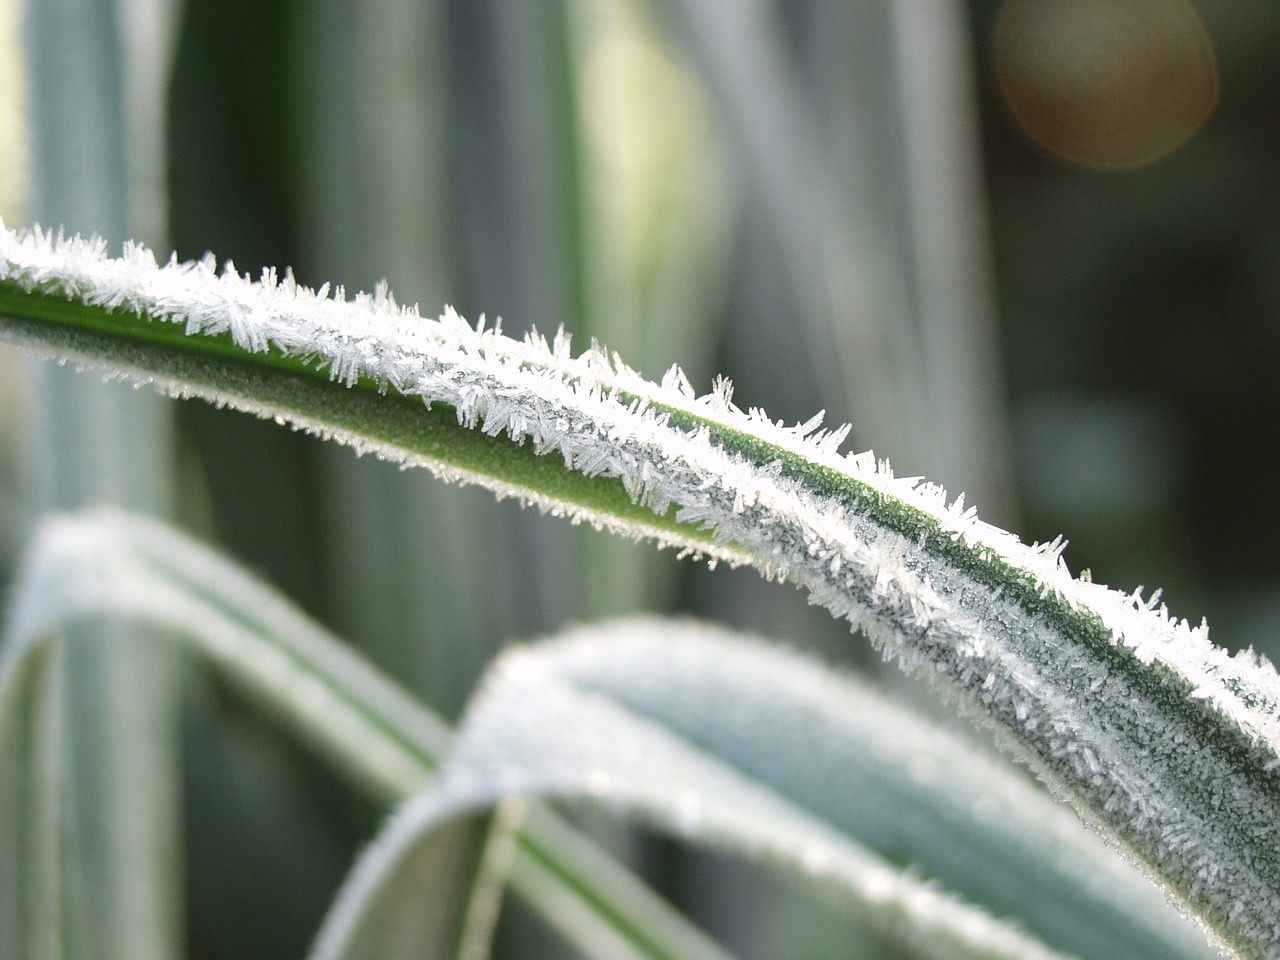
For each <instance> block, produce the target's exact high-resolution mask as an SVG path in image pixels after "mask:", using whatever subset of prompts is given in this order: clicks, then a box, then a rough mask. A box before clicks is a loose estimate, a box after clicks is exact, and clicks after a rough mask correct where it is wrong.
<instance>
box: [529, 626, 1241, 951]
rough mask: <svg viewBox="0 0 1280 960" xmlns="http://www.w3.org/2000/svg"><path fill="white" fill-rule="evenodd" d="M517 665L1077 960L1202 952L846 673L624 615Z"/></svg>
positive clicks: (961, 752)
mask: <svg viewBox="0 0 1280 960" xmlns="http://www.w3.org/2000/svg"><path fill="white" fill-rule="evenodd" d="M526 656H527V657H528V658H529V659H530V660H532V661H535V662H536V665H537V666H538V668H539V669H540V670H543V671H545V672H546V673H547V674H548V675H549V677H550V678H551V679H550V680H549V681H548V682H551V683H562V684H565V685H568V686H571V687H573V688H574V689H575V690H577V691H580V692H581V693H582V694H583V695H591V694H595V695H601V696H604V697H607V698H609V699H610V700H612V701H614V702H615V703H617V704H618V705H619V706H620V707H622V708H624V709H625V710H627V711H629V712H631V713H633V714H635V715H636V716H638V717H642V718H644V719H646V720H649V721H652V722H654V723H657V724H660V725H661V726H663V727H664V728H665V729H666V730H668V731H670V732H671V733H673V734H675V735H677V736H679V737H681V738H682V739H684V740H686V741H687V742H688V743H690V744H692V745H694V746H696V747H697V748H699V749H702V750H704V751H706V752H707V753H708V754H710V755H711V756H713V757H715V758H717V759H718V760H719V761H720V762H722V763H724V764H726V765H728V766H730V767H732V768H734V769H736V770H738V771H739V772H741V773H742V774H743V775H744V776H747V777H749V778H751V779H752V780H754V781H756V782H759V783H761V784H764V785H766V786H768V787H769V788H770V789H772V790H774V791H776V792H777V793H779V794H780V795H782V796H784V797H786V798H787V799H789V800H790V801H791V802H792V803H794V804H795V805H796V806H797V807H798V808H800V809H802V810H804V811H806V812H808V813H809V814H811V815H813V816H814V817H816V818H818V819H820V820H822V821H824V822H826V823H829V824H831V825H832V826H834V827H836V828H837V829H839V830H841V831H843V832H844V833H846V834H847V835H848V836H850V837H853V838H855V839H857V840H858V841H859V842H861V843H862V844H864V845H865V846H867V847H868V848H870V849H873V850H875V851H877V852H878V853H879V854H880V855H881V856H883V857H885V858H887V859H889V860H890V861H892V862H895V863H897V864H899V865H902V866H907V865H910V866H912V867H913V868H914V869H916V870H918V871H919V872H920V873H921V874H922V875H923V876H926V877H929V878H931V879H934V880H937V881H938V882H940V883H941V884H942V885H943V886H944V887H945V888H946V889H948V890H951V891H953V892H954V893H956V894H958V895H960V896H962V897H964V898H965V899H967V900H968V901H970V902H972V903H977V904H981V905H983V906H984V907H985V908H986V909H988V910H990V911H991V912H992V913H994V914H996V915H997V916H1007V917H1017V918H1018V919H1019V922H1020V923H1021V924H1022V925H1023V926H1024V927H1026V928H1027V929H1028V930H1029V931H1031V932H1032V933H1034V934H1036V935H1037V936H1039V937H1041V938H1042V939H1043V940H1044V941H1045V942H1046V943H1049V944H1051V945H1053V946H1055V947H1057V948H1058V949H1061V950H1064V951H1066V952H1069V953H1074V954H1078V955H1080V956H1082V957H1102V956H1105V957H1109V958H1112V960H1121V958H1131V960H1138V958H1147V960H1171V958H1174V957H1186V958H1199V960H1207V958H1209V957H1212V956H1215V955H1216V954H1215V953H1214V952H1213V951H1212V950H1210V949H1209V947H1208V946H1207V945H1206V944H1205V942H1204V937H1203V935H1202V934H1201V933H1200V931H1199V930H1197V929H1196V928H1195V927H1194V925H1192V924H1189V923H1187V922H1186V921H1184V920H1183V919H1182V918H1180V917H1179V916H1178V915H1177V913H1176V911H1174V910H1173V909H1172V908H1171V907H1170V906H1169V905H1168V904H1167V903H1166V902H1165V899H1164V897H1163V896H1162V895H1161V893H1160V892H1159V891H1158V890H1157V889H1155V888H1154V887H1153V886H1152V885H1151V884H1150V883H1149V882H1148V881H1147V880H1146V879H1145V878H1144V877H1142V876H1141V875H1140V874H1139V873H1137V871H1135V870H1133V869H1132V868H1131V867H1129V866H1127V865H1126V864H1124V863H1122V862H1121V861H1120V860H1119V858H1117V857H1116V855H1115V853H1114V852H1113V851H1111V850H1109V849H1107V847H1106V846H1105V845H1104V844H1103V843H1102V842H1101V841H1100V840H1098V838H1097V837H1095V836H1093V835H1092V834H1090V833H1089V832H1088V831H1087V830H1086V829H1085V828H1084V827H1083V825H1082V824H1081V823H1080V822H1079V821H1078V820H1077V819H1076V817H1075V816H1074V815H1073V814H1071V813H1070V812H1069V811H1067V810H1065V809H1063V808H1062V807H1061V806H1060V805H1058V804H1055V803H1054V802H1053V801H1052V800H1051V799H1050V798H1049V797H1048V796H1047V795H1045V794H1044V793H1043V792H1042V791H1040V790H1036V789H1035V788H1034V787H1033V786H1032V784H1031V783H1029V782H1028V781H1027V779H1026V778H1025V777H1024V776H1022V775H1019V774H1016V773H1015V772H1014V771H1011V770H1009V769H1008V768H1007V766H1006V765H1003V764H1000V763H998V762H996V761H995V760H993V758H991V757H989V756H988V755H987V754H985V753H983V752H981V751H979V750H978V749H976V748H975V747H974V746H972V745H970V744H968V743H967V742H966V741H965V740H963V739H962V738H960V737H958V736H956V735H954V734H951V733H949V732H948V731H946V730H944V729H942V728H940V727H939V726H938V725H937V724H936V723H933V722H931V721H927V720H925V719H924V718H922V717H920V716H918V715H916V714H914V713H913V712H911V711H909V710H906V709H904V708H903V707H901V706H898V705H897V704H895V703H893V702H892V701H890V700H888V699H887V698H885V697H884V696H883V695H882V694H880V693H878V692H877V691H876V690H875V689H874V688H872V687H870V686H868V685H867V684H865V683H864V682H861V681H859V680H857V679H856V678H855V677H853V676H850V675H841V674H838V673H836V672H834V671H829V670H825V669H823V668H822V667H821V666H820V665H819V664H817V663H814V662H810V661H808V660H806V659H804V658H801V657H799V656H797V655H795V654H791V653H788V652H786V651H784V650H780V649H777V648H774V647H770V646H766V645H764V644H762V643H760V642H758V641H754V640H752V639H750V638H748V637H744V636H743V635H741V634H738V633H735V632H732V631H729V630H725V629H721V628H718V627H714V626H711V625H706V624H698V623H687V622H679V621H674V622H673V621H664V620H658V619H651V618H638V619H632V620H626V621H618V622H616V623H612V624H599V625H593V626H591V627H585V628H581V629H579V630H577V631H569V632H567V633H564V634H561V635H560V636H558V637H557V638H556V639H554V640H551V641H548V642H546V643H542V644H539V645H538V646H536V647H534V648H532V649H531V650H529V651H528V652H527V654H526Z"/></svg>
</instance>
